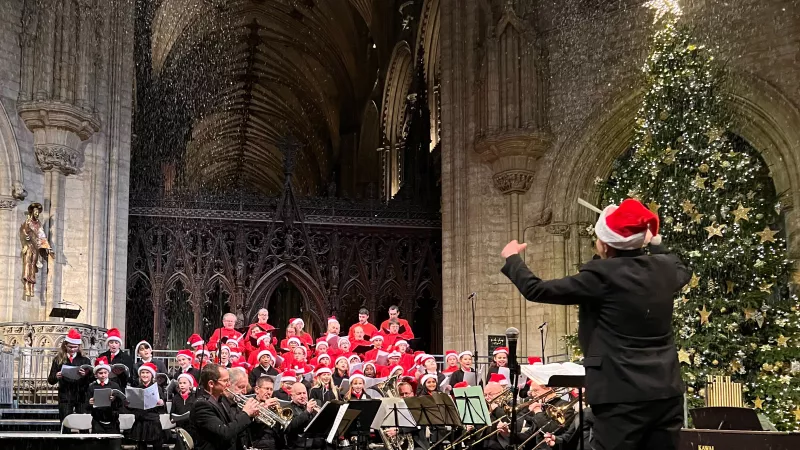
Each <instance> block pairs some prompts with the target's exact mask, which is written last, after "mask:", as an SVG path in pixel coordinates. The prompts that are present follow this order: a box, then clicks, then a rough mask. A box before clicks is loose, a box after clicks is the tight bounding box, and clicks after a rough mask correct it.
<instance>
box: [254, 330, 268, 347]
mask: <svg viewBox="0 0 800 450" xmlns="http://www.w3.org/2000/svg"><path fill="white" fill-rule="evenodd" d="M268 339H269V333H267V332H266V331H259V332H257V333H256V343H257V344H260V343H261V342H263V341H266V340H268Z"/></svg>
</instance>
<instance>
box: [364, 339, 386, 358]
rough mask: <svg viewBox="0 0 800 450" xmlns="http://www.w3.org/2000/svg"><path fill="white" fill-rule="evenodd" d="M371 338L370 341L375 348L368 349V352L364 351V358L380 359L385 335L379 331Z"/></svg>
mask: <svg viewBox="0 0 800 450" xmlns="http://www.w3.org/2000/svg"><path fill="white" fill-rule="evenodd" d="M369 340H370V342H372V347H373V348H372V350H370V351H368V352H367V353H364V358H366V359H367V360H370V361H372V360H375V361H377V360H378V353H379V352H381V351H383V335H382V334H380V333H377V334H375V335H374V336H372V337H371V338H370V339H369Z"/></svg>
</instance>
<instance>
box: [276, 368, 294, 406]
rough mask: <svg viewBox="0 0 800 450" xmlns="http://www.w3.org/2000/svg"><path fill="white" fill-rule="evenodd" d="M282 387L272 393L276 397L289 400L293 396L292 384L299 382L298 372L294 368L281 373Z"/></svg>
mask: <svg viewBox="0 0 800 450" xmlns="http://www.w3.org/2000/svg"><path fill="white" fill-rule="evenodd" d="M280 376H281V388H280V389H278V390H277V391H275V392H274V393H273V394H272V395H273V396H274V397H275V398H278V399H281V400H283V401H287V402H288V401H289V400H291V398H292V386H294V385H295V383H296V382H297V373H295V371H294V370H284V371H283V372H281V374H280Z"/></svg>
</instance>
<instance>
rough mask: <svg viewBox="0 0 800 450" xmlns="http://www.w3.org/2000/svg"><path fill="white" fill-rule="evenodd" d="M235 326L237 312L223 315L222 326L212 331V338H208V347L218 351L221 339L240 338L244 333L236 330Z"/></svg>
mask: <svg viewBox="0 0 800 450" xmlns="http://www.w3.org/2000/svg"><path fill="white" fill-rule="evenodd" d="M235 326H236V314H233V313H227V314H225V315H224V316H222V328H217V329H216V330H214V332H213V333H211V339H209V340H208V349H209V350H210V351H212V352H213V351H216V350H217V346H218V344H219V341H220V340H224V338H227V339H235V340H237V341H238V340H240V339H241V337H242V333H239V332H238V331H236V330H235V329H234V327H235Z"/></svg>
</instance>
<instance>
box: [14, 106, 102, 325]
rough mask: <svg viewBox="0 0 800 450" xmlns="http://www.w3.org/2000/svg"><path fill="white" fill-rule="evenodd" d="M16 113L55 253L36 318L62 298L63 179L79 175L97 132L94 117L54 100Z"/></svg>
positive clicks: (97, 124) (44, 317)
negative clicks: (27, 133)
mask: <svg viewBox="0 0 800 450" xmlns="http://www.w3.org/2000/svg"><path fill="white" fill-rule="evenodd" d="M17 111H18V113H19V116H20V118H22V120H23V122H25V125H26V126H27V127H28V129H29V130H31V131H32V132H33V150H34V153H35V155H36V162H37V163H38V164H39V167H40V168H41V169H42V171H44V175H45V179H44V198H43V200H44V201H43V202H42V204H43V206H44V211H43V213H44V214H43V221H42V222H43V224H44V227H45V232H46V233H47V236H48V240H49V241H50V245H51V247H52V248H53V250H54V251H55V255H54V258H53V260H52V261H53V264H52V267H47V268H46V270H47V272H46V274H47V275H46V277H44V276H43V277H42V278H41V279H42V280H43V281H44V280H46V281H45V282H44V283H43V286H41V287H40V289H41V291H40V292H41V294H40V295H42V296H43V304H44V306H45V309H44V310H42V313H41V314H40V317H39V319H40V320H47V317H46V314H47V312H48V311H49V310H50V308H52V307H53V306H54V305H55V304H56V303H58V302H59V301H60V300H61V299H62V296H61V293H62V292H61V284H62V271H63V267H64V264H65V263H66V261H65V258H64V248H65V246H66V245H67V243H66V242H64V226H65V224H64V215H65V211H66V206H65V192H64V186H65V183H66V177H67V176H69V175H73V174H76V173H78V172H79V171H80V170H81V168H82V167H83V162H84V156H83V144H82V143H83V141H85V140H87V139H89V138H90V137H91V136H92V134H94V133H95V132H96V131H98V130H99V128H100V124H99V121H98V120H97V119H96V117H95V116H94V115H93V114H92V113H91V112H90V111H87V110H86V109H84V108H80V107H78V106H76V105H74V104H70V103H65V102H61V101H54V100H38V101H31V102H22V103H20V104H19V105H18V107H17Z"/></svg>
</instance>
